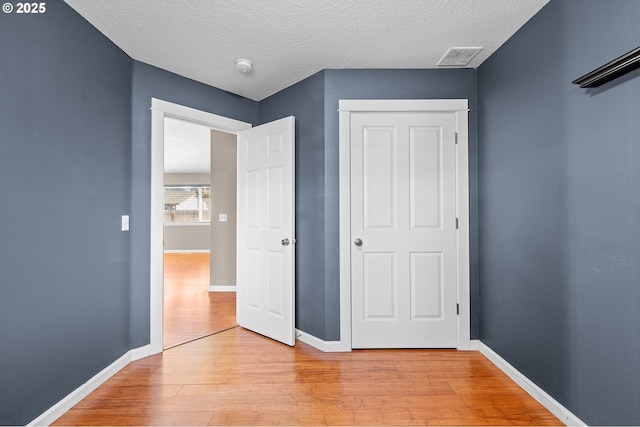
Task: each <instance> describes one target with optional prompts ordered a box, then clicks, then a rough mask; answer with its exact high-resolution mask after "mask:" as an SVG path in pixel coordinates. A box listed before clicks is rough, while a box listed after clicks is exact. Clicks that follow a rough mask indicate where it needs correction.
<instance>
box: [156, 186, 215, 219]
mask: <svg viewBox="0 0 640 427" xmlns="http://www.w3.org/2000/svg"><path fill="white" fill-rule="evenodd" d="M210 220H211V187H210V186H208V185H206V186H205V185H188V186H177V185H175V186H174V185H171V186H165V187H164V222H165V224H185V223H200V222H209V221H210Z"/></svg>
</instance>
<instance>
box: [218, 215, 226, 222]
mask: <svg viewBox="0 0 640 427" xmlns="http://www.w3.org/2000/svg"><path fill="white" fill-rule="evenodd" d="M218 221H219V222H227V214H220V215H219V216H218Z"/></svg>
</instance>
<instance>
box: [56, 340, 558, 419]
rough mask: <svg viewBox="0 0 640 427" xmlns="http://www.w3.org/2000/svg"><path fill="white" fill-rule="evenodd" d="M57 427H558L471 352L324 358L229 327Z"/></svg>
mask: <svg viewBox="0 0 640 427" xmlns="http://www.w3.org/2000/svg"><path fill="white" fill-rule="evenodd" d="M55 425H562V423H560V421H559V420H558V419H556V418H555V417H554V416H553V415H552V414H551V413H549V412H548V411H547V410H546V409H545V408H543V407H542V406H541V405H540V404H539V403H537V402H536V401H535V400H534V399H533V398H531V397H530V396H529V395H528V394H526V393H525V392H524V391H523V390H522V389H520V388H519V387H518V386H517V385H516V384H515V383H513V382H512V381H511V380H510V379H509V378H508V377H507V376H505V375H504V374H503V373H502V372H501V371H500V370H499V369H498V368H496V367H495V366H494V365H493V364H492V363H491V362H489V361H488V360H487V359H485V358H484V356H482V355H481V354H480V353H478V352H459V351H456V350H358V351H354V352H352V353H322V352H321V351H319V350H316V349H315V348H313V347H310V346H308V345H306V344H304V343H300V342H298V343H297V344H296V346H295V347H294V348H290V347H287V346H285V345H283V344H280V343H277V342H274V341H272V340H270V339H268V338H265V337H263V336H260V335H257V334H254V333H252V332H249V331H246V330H244V329H242V328H239V327H238V328H233V329H230V330H227V331H225V332H221V333H219V334H216V335H212V336H209V337H206V338H202V339H200V340H197V341H193V342H190V343H187V344H184V345H181V346H178V347H174V348H172V349H169V350H167V351H165V352H164V353H163V354H160V355H156V356H151V357H148V358H145V359H142V360H139V361H136V362H133V363H131V364H130V365H129V366H127V367H126V368H124V369H123V370H122V371H120V372H119V373H118V374H116V375H115V376H114V377H113V378H111V379H110V380H109V381H107V382H106V383H105V384H104V385H102V386H101V387H99V388H98V389H97V390H96V391H95V392H93V393H92V394H91V395H90V396H88V397H87V398H85V399H84V400H83V401H82V402H80V403H79V404H78V405H76V406H75V407H74V408H73V409H71V410H70V411H69V412H67V413H66V414H65V415H64V416H62V417H61V418H60V419H59V420H58V421H57V422H56V423H55Z"/></svg>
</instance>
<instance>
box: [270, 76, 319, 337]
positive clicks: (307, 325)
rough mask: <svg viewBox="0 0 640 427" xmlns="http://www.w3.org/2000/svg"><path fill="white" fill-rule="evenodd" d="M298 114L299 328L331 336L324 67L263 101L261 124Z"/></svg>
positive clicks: (297, 297) (297, 225) (297, 253)
mask: <svg viewBox="0 0 640 427" xmlns="http://www.w3.org/2000/svg"><path fill="white" fill-rule="evenodd" d="M287 116H295V118H296V124H295V127H296V129H295V131H296V152H295V154H296V179H295V186H296V194H295V196H296V328H298V329H300V330H302V331H305V332H307V333H309V334H311V335H313V336H316V337H324V336H325V326H324V318H325V296H324V294H325V280H324V274H325V269H324V265H325V259H324V239H325V236H324V229H325V224H324V180H323V179H322V177H323V174H324V71H321V72H319V73H317V74H315V75H313V76H311V77H309V78H307V79H305V80H303V81H301V82H299V83H297V84H295V85H293V86H291V87H289V88H287V89H284V90H282V91H280V92H278V93H277V94H275V95H272V96H270V97H268V98H266V99H264V100H262V101H260V123H261V124H262V123H267V122H270V121H273V120H277V119H281V118H283V117H287Z"/></svg>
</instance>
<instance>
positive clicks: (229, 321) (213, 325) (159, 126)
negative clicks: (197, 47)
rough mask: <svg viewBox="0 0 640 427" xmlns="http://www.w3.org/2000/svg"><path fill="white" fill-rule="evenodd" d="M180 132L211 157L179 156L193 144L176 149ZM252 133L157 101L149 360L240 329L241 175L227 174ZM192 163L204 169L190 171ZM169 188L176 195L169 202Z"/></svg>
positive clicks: (154, 109) (245, 125)
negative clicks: (242, 134) (239, 142)
mask: <svg viewBox="0 0 640 427" xmlns="http://www.w3.org/2000/svg"><path fill="white" fill-rule="evenodd" d="M176 127H178V128H180V127H182V128H184V129H183V131H184V132H186V133H189V131H188V130H185V129H190V130H192V131H196V133H197V132H200V133H201V134H203V135H206V139H207V140H208V144H206V145H207V148H208V149H209V151H208V152H206V151H205V154H202V152H201V151H200V152H199V153H200V154H199V155H197V156H196V157H198V158H196V159H193V158H192V159H189V158H188V157H189V156H187V155H186V151H188V150H181V148H184V145H185V144H188V143H185V141H184V140H182V141H178V143H177V144H175V142H176V141H173V143H174V144H173V145H172V142H171V139H172V138H174V137H175V135H173V134H172V132H174V131H175V130H176V129H175V128H176ZM249 128H251V125H250V124H248V123H244V122H239V121H237V120H232V119H228V118H226V117H222V116H217V115H215V114H210V113H205V112H203V111H199V110H195V109H192V108H189V107H184V106H180V105H177V104H173V103H169V102H166V101H161V100H158V99H152V130H151V140H152V141H151V157H152V160H151V239H150V245H151V248H150V256H151V266H150V329H151V334H150V335H151V337H150V341H151V342H150V347H151V354H155V353H159V352H162V351H163V349H164V348H168V347H172V346H175V345H179V344H181V343H184V342H187V341H191V340H193V339H197V338H201V337H202V336H206V335H209V334H211V333H214V332H217V331H219V330H222V329H226V328H229V327H233V326H235V294H234V293H233V292H232V291H234V289H233V287H234V285H235V235H236V228H235V217H236V214H235V194H236V185H235V173H236V172H235V167H234V168H233V169H232V170H230V169H229V168H228V166H229V165H233V166H235V150H236V147H235V144H236V134H237V133H238V132H239V131H242V130H245V129H249ZM165 136H167V138H165ZM167 142H168V143H167ZM180 145H182V147H180ZM231 153H232V154H233V160H232V161H230V160H229V158H228V156H230V155H231ZM225 156H226V157H225ZM210 159H214V161H213V162H211V161H210ZM165 160H170V161H169V162H168V163H169V164H168V165H167V162H165ZM190 162H191V163H193V162H195V163H198V162H199V164H200V166H193V165H192V169H191V170H188V167H187V166H185V164H189V163H190ZM174 163H178V164H182V166H176V165H175V164H174ZM204 164H206V165H207V166H206V170H205V169H204V166H202V165H204ZM221 167H222V170H220V168H221ZM180 168H182V169H180ZM185 168H187V169H185ZM229 175H233V179H230V178H229ZM206 181H208V182H206ZM168 187H169V191H171V192H172V193H173V194H172V195H171V197H169V200H168V199H167V197H166V195H165V193H166V192H167V191H168V190H167V188H168ZM230 195H232V196H230ZM167 200H168V202H167ZM168 220H169V221H172V222H173V223H172V224H171V225H168V224H167V222H168ZM176 220H177V221H176ZM167 231H168V232H169V233H171V235H168V233H167ZM229 236H231V238H232V241H231V242H230V241H229ZM231 261H233V262H231ZM167 310H171V312H169V311H167ZM165 329H166V334H165Z"/></svg>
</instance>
